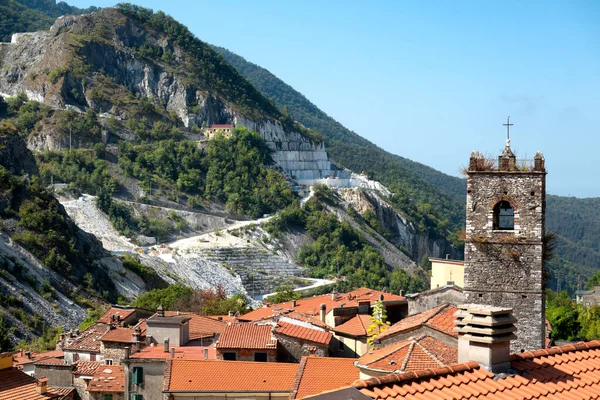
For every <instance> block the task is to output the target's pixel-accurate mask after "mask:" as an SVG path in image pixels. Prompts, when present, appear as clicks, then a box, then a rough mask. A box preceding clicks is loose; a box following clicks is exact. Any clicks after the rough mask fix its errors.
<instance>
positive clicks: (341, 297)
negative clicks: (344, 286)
mask: <svg viewBox="0 0 600 400" xmlns="http://www.w3.org/2000/svg"><path fill="white" fill-rule="evenodd" d="M380 295H383V302H384V303H385V302H391V301H405V300H406V298H405V297H404V296H398V295H395V294H391V293H384V292H380V291H378V290H372V289H367V288H360V289H356V290H353V291H351V292H348V293H344V294H337V295H335V297H334V298H333V299H332V296H331V294H324V295H321V296H313V297H307V298H305V299H300V300H296V303H295V304H296V305H295V306H292V302H291V301H288V302H285V303H279V304H271V305H265V307H262V308H259V309H256V310H254V311H251V312H249V313H247V314H244V315H240V317H239V319H240V320H241V321H260V320H264V319H269V318H272V317H273V316H275V315H280V314H284V313H286V312H290V311H298V312H301V313H304V314H308V315H312V316H318V315H319V310H320V309H319V307H320V306H321V304H325V306H326V312H329V311H330V310H331V309H332V308H338V307H340V306H341V305H342V304H344V306H345V307H350V306H353V305H358V302H359V301H367V300H368V301H370V303H371V304H374V303H375V302H376V301H377V300H378V299H379V296H380Z"/></svg>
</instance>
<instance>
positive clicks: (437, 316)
mask: <svg viewBox="0 0 600 400" xmlns="http://www.w3.org/2000/svg"><path fill="white" fill-rule="evenodd" d="M456 311H457V308H456V307H454V306H451V305H448V304H444V305H441V306H438V307H435V308H432V309H430V310H426V311H423V312H422V313H419V314H414V315H411V316H408V317H406V318H404V319H403V320H400V321H398V322H396V323H395V324H394V325H392V326H390V327H389V328H388V329H387V330H386V331H385V332H383V333H382V334H380V335H379V337H378V338H377V339H378V340H383V339H385V338H389V337H391V336H393V335H395V334H397V333H399V332H403V333H404V332H409V331H412V330H414V329H417V328H420V327H422V326H428V327H429V328H432V329H435V330H437V331H440V332H443V333H445V334H447V335H450V336H453V337H458V334H457V333H456V332H454V320H455V318H454V313H456Z"/></svg>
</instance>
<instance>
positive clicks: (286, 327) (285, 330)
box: [275, 321, 333, 345]
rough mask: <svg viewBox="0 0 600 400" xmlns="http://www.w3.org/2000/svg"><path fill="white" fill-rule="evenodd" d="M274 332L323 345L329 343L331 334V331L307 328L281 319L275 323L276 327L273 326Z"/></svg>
mask: <svg viewBox="0 0 600 400" xmlns="http://www.w3.org/2000/svg"><path fill="white" fill-rule="evenodd" d="M275 333H277V334H280V335H285V336H289V337H294V338H298V339H302V340H307V341H309V342H314V343H320V344H325V345H328V344H329V342H330V341H331V338H332V336H333V334H332V333H331V332H326V331H323V330H320V329H312V328H307V327H304V326H300V325H295V324H289V323H286V322H281V321H280V322H279V323H278V324H277V327H276V328H275Z"/></svg>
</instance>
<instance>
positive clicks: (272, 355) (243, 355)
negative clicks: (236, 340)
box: [217, 349, 277, 362]
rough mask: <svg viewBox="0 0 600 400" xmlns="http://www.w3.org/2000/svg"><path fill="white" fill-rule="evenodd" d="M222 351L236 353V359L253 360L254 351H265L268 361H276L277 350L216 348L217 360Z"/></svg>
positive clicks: (220, 356) (220, 357) (220, 358)
mask: <svg viewBox="0 0 600 400" xmlns="http://www.w3.org/2000/svg"><path fill="white" fill-rule="evenodd" d="M223 353H236V354H237V358H236V360H237V361H254V353H267V361H268V362H276V361H277V350H276V349H269V350H251V349H217V360H222V359H223Z"/></svg>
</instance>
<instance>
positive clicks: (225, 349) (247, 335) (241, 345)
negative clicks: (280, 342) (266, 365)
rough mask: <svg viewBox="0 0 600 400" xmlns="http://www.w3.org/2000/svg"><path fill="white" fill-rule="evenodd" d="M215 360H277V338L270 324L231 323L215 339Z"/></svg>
mask: <svg viewBox="0 0 600 400" xmlns="http://www.w3.org/2000/svg"><path fill="white" fill-rule="evenodd" d="M216 349H217V360H230V361H261V362H266V361H269V362H275V361H277V339H276V338H275V337H274V336H273V332H272V326H271V325H254V324H248V323H245V324H231V325H228V326H227V327H225V330H223V333H221V335H220V336H219V339H218V340H217V346H216Z"/></svg>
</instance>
